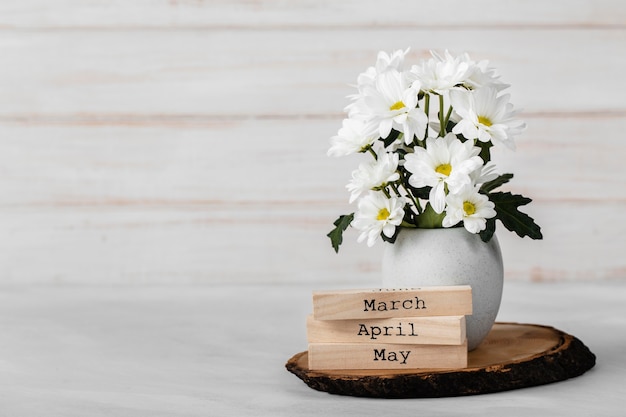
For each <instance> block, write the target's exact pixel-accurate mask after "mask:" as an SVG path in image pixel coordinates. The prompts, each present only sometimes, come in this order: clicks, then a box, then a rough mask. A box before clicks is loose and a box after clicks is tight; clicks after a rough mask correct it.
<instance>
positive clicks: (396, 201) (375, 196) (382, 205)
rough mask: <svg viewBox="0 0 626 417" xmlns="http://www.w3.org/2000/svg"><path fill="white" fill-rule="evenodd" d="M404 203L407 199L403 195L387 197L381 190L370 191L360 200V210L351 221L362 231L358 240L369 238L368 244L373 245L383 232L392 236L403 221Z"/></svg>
mask: <svg viewBox="0 0 626 417" xmlns="http://www.w3.org/2000/svg"><path fill="white" fill-rule="evenodd" d="M404 204H405V201H404V199H403V198H401V197H399V198H396V197H391V198H387V197H386V196H385V195H384V194H383V193H381V192H373V191H370V193H369V194H367V195H366V196H365V197H363V198H362V199H361V200H359V203H358V210H357V212H356V213H355V215H354V220H352V223H351V225H352V226H353V227H354V228H356V229H358V230H359V231H360V232H361V234H360V235H359V237H358V239H357V241H358V242H359V243H361V242H363V241H364V240H366V239H367V246H370V247H371V246H373V245H374V243H376V240H377V239H378V238H379V237H380V234H381V233H383V234H384V235H385V236H387V237H392V236H393V235H394V233H395V232H396V227H397V226H399V225H400V223H402V219H403V217H404Z"/></svg>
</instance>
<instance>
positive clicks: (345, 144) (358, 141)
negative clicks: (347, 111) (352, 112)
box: [328, 119, 378, 156]
mask: <svg viewBox="0 0 626 417" xmlns="http://www.w3.org/2000/svg"><path fill="white" fill-rule="evenodd" d="M377 139H378V131H377V130H376V129H374V128H373V127H372V126H370V125H368V124H367V123H365V121H363V120H359V119H344V120H343V123H342V127H341V129H339V132H337V136H333V137H332V138H330V143H331V145H330V149H328V155H329V156H347V155H351V154H354V153H359V152H364V151H365V150H366V149H367V148H368V147H370V146H372V144H373V143H374V142H375V141H376V140H377Z"/></svg>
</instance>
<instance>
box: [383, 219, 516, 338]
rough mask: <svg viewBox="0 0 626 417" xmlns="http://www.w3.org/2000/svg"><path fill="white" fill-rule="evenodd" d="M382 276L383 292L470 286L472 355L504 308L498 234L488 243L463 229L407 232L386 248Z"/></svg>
mask: <svg viewBox="0 0 626 417" xmlns="http://www.w3.org/2000/svg"><path fill="white" fill-rule="evenodd" d="M382 273H383V287H385V288H415V287H425V286H444V285H470V286H471V287H472V315H471V316H467V317H466V323H467V331H466V333H467V344H468V349H469V350H473V349H475V348H476V347H478V345H479V344H480V342H482V340H483V339H484V338H485V337H486V336H487V334H488V333H489V331H490V330H491V327H492V326H493V323H494V322H495V320H496V316H497V314H498V310H499V309H500V301H501V299H502V285H503V281H504V271H503V265H502V253H501V251H500V245H499V244H498V240H497V238H496V236H495V235H494V236H493V238H492V239H491V240H490V241H489V242H488V243H485V242H483V241H482V240H481V238H480V236H479V235H478V234H473V233H470V232H468V231H467V230H465V228H463V227H455V228H449V229H408V228H403V229H401V231H400V233H399V234H398V236H397V239H396V241H395V243H393V244H389V243H386V244H385V249H384V253H383V261H382Z"/></svg>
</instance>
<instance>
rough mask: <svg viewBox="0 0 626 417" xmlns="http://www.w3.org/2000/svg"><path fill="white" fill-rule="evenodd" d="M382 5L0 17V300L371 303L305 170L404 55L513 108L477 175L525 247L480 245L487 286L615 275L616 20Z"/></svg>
mask: <svg viewBox="0 0 626 417" xmlns="http://www.w3.org/2000/svg"><path fill="white" fill-rule="evenodd" d="M401 5H404V6H403V7H406V13H404V14H403V15H402V16H398V14H397V13H395V12H393V13H392V12H391V11H390V10H391V9H389V10H387V9H384V10H383V11H381V10H380V8H378V7H374V6H375V3H373V2H358V3H357V2H354V1H349V2H342V3H341V4H337V3H332V2H311V1H298V2H289V4H287V3H285V2H273V1H258V2H247V1H233V2H230V1H228V2H226V1H218V2H200V1H182V0H181V1H170V2H166V1H150V0H145V1H138V2H115V3H102V2H99V1H78V0H55V1H42V0H27V1H17V0H11V1H6V2H3V3H2V5H0V35H1V37H0V51H1V52H2V55H3V65H2V66H0V89H1V91H2V95H0V149H1V152H0V190H1V191H2V192H1V193H0V210H1V213H0V214H1V216H0V236H1V237H0V282H12V283H28V282H39V283H50V282H52V283H54V282H62V283H96V284H98V283H116V284H123V283H148V282H149V283H154V282H159V283H182V282H202V283H216V282H226V281H227V282H233V281H234V282H251V281H261V282H287V281H293V280H304V281H315V282H337V280H339V281H341V282H344V283H354V282H356V283H360V284H361V285H364V284H366V283H367V284H368V285H369V284H374V285H375V284H376V283H377V282H378V280H379V278H378V276H379V255H380V250H381V247H380V246H378V247H375V248H373V249H368V248H366V247H365V246H363V245H357V244H356V243H355V242H354V240H355V237H356V236H355V234H354V233H348V234H347V235H346V239H345V243H344V246H343V247H342V250H341V252H342V253H341V254H340V255H339V256H336V255H335V254H334V253H333V252H332V250H331V249H330V245H329V243H328V240H327V238H326V236H325V234H326V233H327V232H328V230H329V228H330V227H329V226H330V225H331V224H332V221H333V220H334V219H335V218H336V216H337V215H339V214H342V213H344V212H348V211H351V210H352V209H353V208H352V207H350V206H348V205H347V201H346V200H347V194H346V192H345V189H344V184H345V183H346V182H347V180H348V179H349V177H350V172H351V170H352V169H354V168H355V167H356V165H357V164H358V161H359V159H358V158H347V159H344V160H337V159H332V158H328V157H327V156H326V155H325V153H326V149H327V147H328V138H329V137H330V136H332V135H334V134H335V132H336V131H337V129H338V128H339V126H340V123H341V118H342V113H341V111H342V108H343V107H344V106H345V104H346V99H345V96H346V95H347V94H349V93H350V92H351V91H352V90H351V89H350V87H349V86H348V84H350V83H352V82H354V80H355V78H356V76H357V74H358V73H359V72H361V71H362V70H363V69H364V68H365V67H367V66H369V65H371V64H372V62H373V59H374V57H375V55H376V52H377V51H378V50H380V49H386V50H390V49H398V48H405V47H407V46H411V47H412V50H411V56H410V59H418V58H421V57H424V56H426V54H427V50H428V49H431V48H432V49H440V50H441V49H445V48H448V49H451V50H453V51H464V50H467V51H468V52H469V53H470V54H472V56H473V57H475V58H476V59H489V60H490V61H491V62H492V65H494V66H496V67H497V68H498V70H499V72H500V73H501V74H502V76H503V79H504V81H506V82H508V83H510V84H512V85H513V87H512V89H511V93H512V94H513V100H514V102H515V103H516V104H517V106H518V107H520V108H523V113H522V117H523V118H524V119H526V121H527V122H528V125H529V128H528V130H527V131H526V132H525V134H524V135H523V136H522V137H520V138H519V140H518V150H517V152H515V153H509V152H503V153H501V154H498V155H497V156H496V161H497V162H498V163H499V166H500V170H501V171H502V172H514V173H515V175H516V178H515V179H514V181H513V182H512V183H511V186H510V189H511V190H512V191H514V192H521V193H524V194H525V195H528V196H530V197H531V198H533V199H534V202H533V204H532V205H531V206H529V207H528V209H527V211H528V212H529V214H531V215H532V216H533V217H535V218H536V220H537V221H538V223H539V224H540V225H542V226H543V230H544V236H545V240H544V241H542V242H530V241H528V240H522V239H518V238H516V237H514V236H510V234H509V233H508V232H505V231H503V232H501V233H499V238H500V243H501V245H502V246H503V249H504V255H505V265H506V270H505V273H506V276H507V277H509V278H512V279H532V280H571V279H617V278H619V279H623V278H624V277H626V264H625V263H624V262H623V260H622V259H623V257H622V256H621V254H622V252H623V249H624V247H623V246H624V245H623V237H622V236H623V234H624V233H625V232H626V225H625V224H624V222H623V220H622V217H623V215H622V213H623V211H624V209H625V208H626V184H624V181H625V178H626V166H625V165H624V164H623V163H622V159H623V155H624V154H626V149H625V145H624V141H623V140H622V138H621V136H622V134H621V132H623V131H624V130H625V129H626V106H625V105H624V100H623V96H624V92H623V91H622V90H621V89H620V88H619V86H621V80H622V78H623V73H624V69H625V68H626V56H624V54H621V53H619V51H621V50H623V48H624V46H625V45H626V29H625V22H626V18H625V16H626V6H625V4H624V3H622V2H618V1H595V2H592V1H583V0H578V1H574V2H566V1H564V0H562V1H555V2H550V3H546V2H539V1H530V2H523V1H515V2H508V3H507V4H506V5H505V4H504V3H502V4H500V3H498V2H495V3H494V2H490V1H486V0H485V1H482V0H481V1H480V2H478V3H477V4H476V3H474V5H473V6H472V7H470V6H469V5H468V4H466V3H463V2H460V1H457V0H448V1H445V2H443V3H442V2H439V3H437V6H436V7H437V10H433V9H432V8H433V7H435V6H434V3H433V5H425V4H421V3H415V2H408V1H405V2H402V3H401ZM476 6H479V7H476ZM439 7H441V9H445V8H452V7H454V8H455V10H458V11H462V13H461V12H459V13H436V12H437V11H439V10H440V9H439ZM460 16H462V17H460ZM242 260H245V262H243V261H242Z"/></svg>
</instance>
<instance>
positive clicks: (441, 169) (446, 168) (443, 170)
mask: <svg viewBox="0 0 626 417" xmlns="http://www.w3.org/2000/svg"><path fill="white" fill-rule="evenodd" d="M435 172H438V173H440V174H443V175H445V176H446V177H449V176H450V173H451V172H452V165H450V164H441V165H439V166H438V167H437V168H435Z"/></svg>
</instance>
